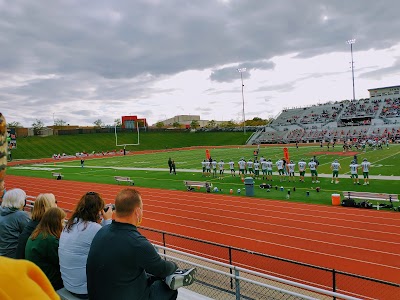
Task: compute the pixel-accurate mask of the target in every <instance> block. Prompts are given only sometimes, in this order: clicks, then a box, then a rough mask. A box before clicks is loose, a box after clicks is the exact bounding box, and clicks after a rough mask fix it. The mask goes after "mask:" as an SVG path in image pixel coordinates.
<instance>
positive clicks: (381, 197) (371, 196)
mask: <svg viewBox="0 0 400 300" xmlns="http://www.w3.org/2000/svg"><path fill="white" fill-rule="evenodd" d="M343 196H344V197H345V198H348V199H361V200H372V201H389V202H390V208H393V202H399V198H398V195H397V194H384V193H369V192H352V191H344V192H343ZM374 207H376V208H377V209H379V203H378V202H377V203H376V206H375V205H374Z"/></svg>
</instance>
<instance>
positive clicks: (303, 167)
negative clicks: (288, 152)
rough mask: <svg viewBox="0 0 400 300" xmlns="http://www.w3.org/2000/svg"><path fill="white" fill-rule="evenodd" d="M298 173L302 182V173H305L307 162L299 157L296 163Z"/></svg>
mask: <svg viewBox="0 0 400 300" xmlns="http://www.w3.org/2000/svg"><path fill="white" fill-rule="evenodd" d="M298 166H299V173H300V181H302V182H304V174H305V173H306V168H307V163H306V162H305V161H304V159H301V160H300V161H299V163H298Z"/></svg>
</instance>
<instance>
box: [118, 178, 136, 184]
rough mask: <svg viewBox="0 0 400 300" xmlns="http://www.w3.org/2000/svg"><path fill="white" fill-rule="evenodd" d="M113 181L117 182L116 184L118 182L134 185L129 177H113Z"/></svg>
mask: <svg viewBox="0 0 400 300" xmlns="http://www.w3.org/2000/svg"><path fill="white" fill-rule="evenodd" d="M114 179H115V181H116V182H118V184H119V183H120V182H129V184H130V185H135V183H134V182H133V180H132V179H131V178H130V177H124V176H114Z"/></svg>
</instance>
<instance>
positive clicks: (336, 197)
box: [332, 194, 341, 206]
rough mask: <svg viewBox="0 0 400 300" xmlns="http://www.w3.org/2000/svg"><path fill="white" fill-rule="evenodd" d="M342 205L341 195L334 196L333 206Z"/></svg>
mask: <svg viewBox="0 0 400 300" xmlns="http://www.w3.org/2000/svg"><path fill="white" fill-rule="evenodd" d="M340 204H341V200H340V194H332V205H335V206H338V205H340Z"/></svg>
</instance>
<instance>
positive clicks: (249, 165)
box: [246, 159, 254, 176]
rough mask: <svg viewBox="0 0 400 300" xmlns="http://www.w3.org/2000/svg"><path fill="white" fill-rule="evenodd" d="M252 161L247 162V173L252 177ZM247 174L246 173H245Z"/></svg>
mask: <svg viewBox="0 0 400 300" xmlns="http://www.w3.org/2000/svg"><path fill="white" fill-rule="evenodd" d="M253 164H254V163H253V161H252V160H251V159H249V161H248V162H247V171H248V172H249V174H250V175H251V176H253V174H254V171H253ZM246 173H247V172H246Z"/></svg>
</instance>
